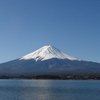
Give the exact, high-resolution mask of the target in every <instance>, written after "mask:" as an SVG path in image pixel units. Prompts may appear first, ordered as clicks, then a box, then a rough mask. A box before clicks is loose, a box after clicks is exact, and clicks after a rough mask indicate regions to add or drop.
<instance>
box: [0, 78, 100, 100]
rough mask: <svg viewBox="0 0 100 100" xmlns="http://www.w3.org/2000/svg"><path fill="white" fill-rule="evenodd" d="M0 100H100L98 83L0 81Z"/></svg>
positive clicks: (96, 81)
mask: <svg viewBox="0 0 100 100" xmlns="http://www.w3.org/2000/svg"><path fill="white" fill-rule="evenodd" d="M0 100H100V81H98V80H0Z"/></svg>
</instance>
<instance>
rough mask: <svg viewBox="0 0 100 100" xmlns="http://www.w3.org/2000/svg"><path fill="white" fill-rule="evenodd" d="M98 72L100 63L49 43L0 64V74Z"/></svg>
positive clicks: (99, 72)
mask: <svg viewBox="0 0 100 100" xmlns="http://www.w3.org/2000/svg"><path fill="white" fill-rule="evenodd" d="M44 74H49V75H75V74H79V75H81V74H100V63H95V62H88V61H82V60H79V59H77V58H74V57H71V56H69V55H67V54H64V53H63V52H61V51H59V50H58V49H56V48H55V47H53V46H51V45H49V46H44V47H42V48H40V49H38V50H36V51H35V52H32V53H30V54H28V55H25V56H23V57H21V58H19V59H16V60H13V61H9V62H6V63H3V64H0V75H44Z"/></svg>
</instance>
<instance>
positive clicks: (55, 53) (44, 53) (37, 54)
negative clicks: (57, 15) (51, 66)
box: [20, 45, 78, 61]
mask: <svg viewBox="0 0 100 100" xmlns="http://www.w3.org/2000/svg"><path fill="white" fill-rule="evenodd" d="M52 58H58V59H69V60H78V59H77V58H74V57H71V56H69V55H67V54H65V53H63V52H61V51H60V50H58V49H56V48H55V47H54V46H52V45H48V46H43V47H41V48H40V49H38V50H36V51H34V52H32V53H30V54H28V55H25V56H23V57H21V58H20V60H29V59H34V60H36V61H38V60H40V61H43V60H48V59H52Z"/></svg>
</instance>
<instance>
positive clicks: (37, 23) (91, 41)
mask: <svg viewBox="0 0 100 100" xmlns="http://www.w3.org/2000/svg"><path fill="white" fill-rule="evenodd" d="M49 44H51V45H53V46H55V47H56V48H58V49H60V50H61V51H63V52H64V53H67V54H69V55H72V56H74V57H76V58H79V59H82V60H89V61H95V62H100V0H0V63H2V62H6V61H10V60H13V59H16V58H19V57H21V56H24V55H26V54H28V53H30V52H33V51H34V50H36V49H38V48H40V47H42V46H44V45H49Z"/></svg>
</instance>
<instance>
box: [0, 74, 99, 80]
mask: <svg viewBox="0 0 100 100" xmlns="http://www.w3.org/2000/svg"><path fill="white" fill-rule="evenodd" d="M0 79H35V80H40V79H45V80H100V75H62V76H59V75H32V76H30V75H27V76H24V75H21V76H10V75H9V76H8V75H0Z"/></svg>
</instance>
